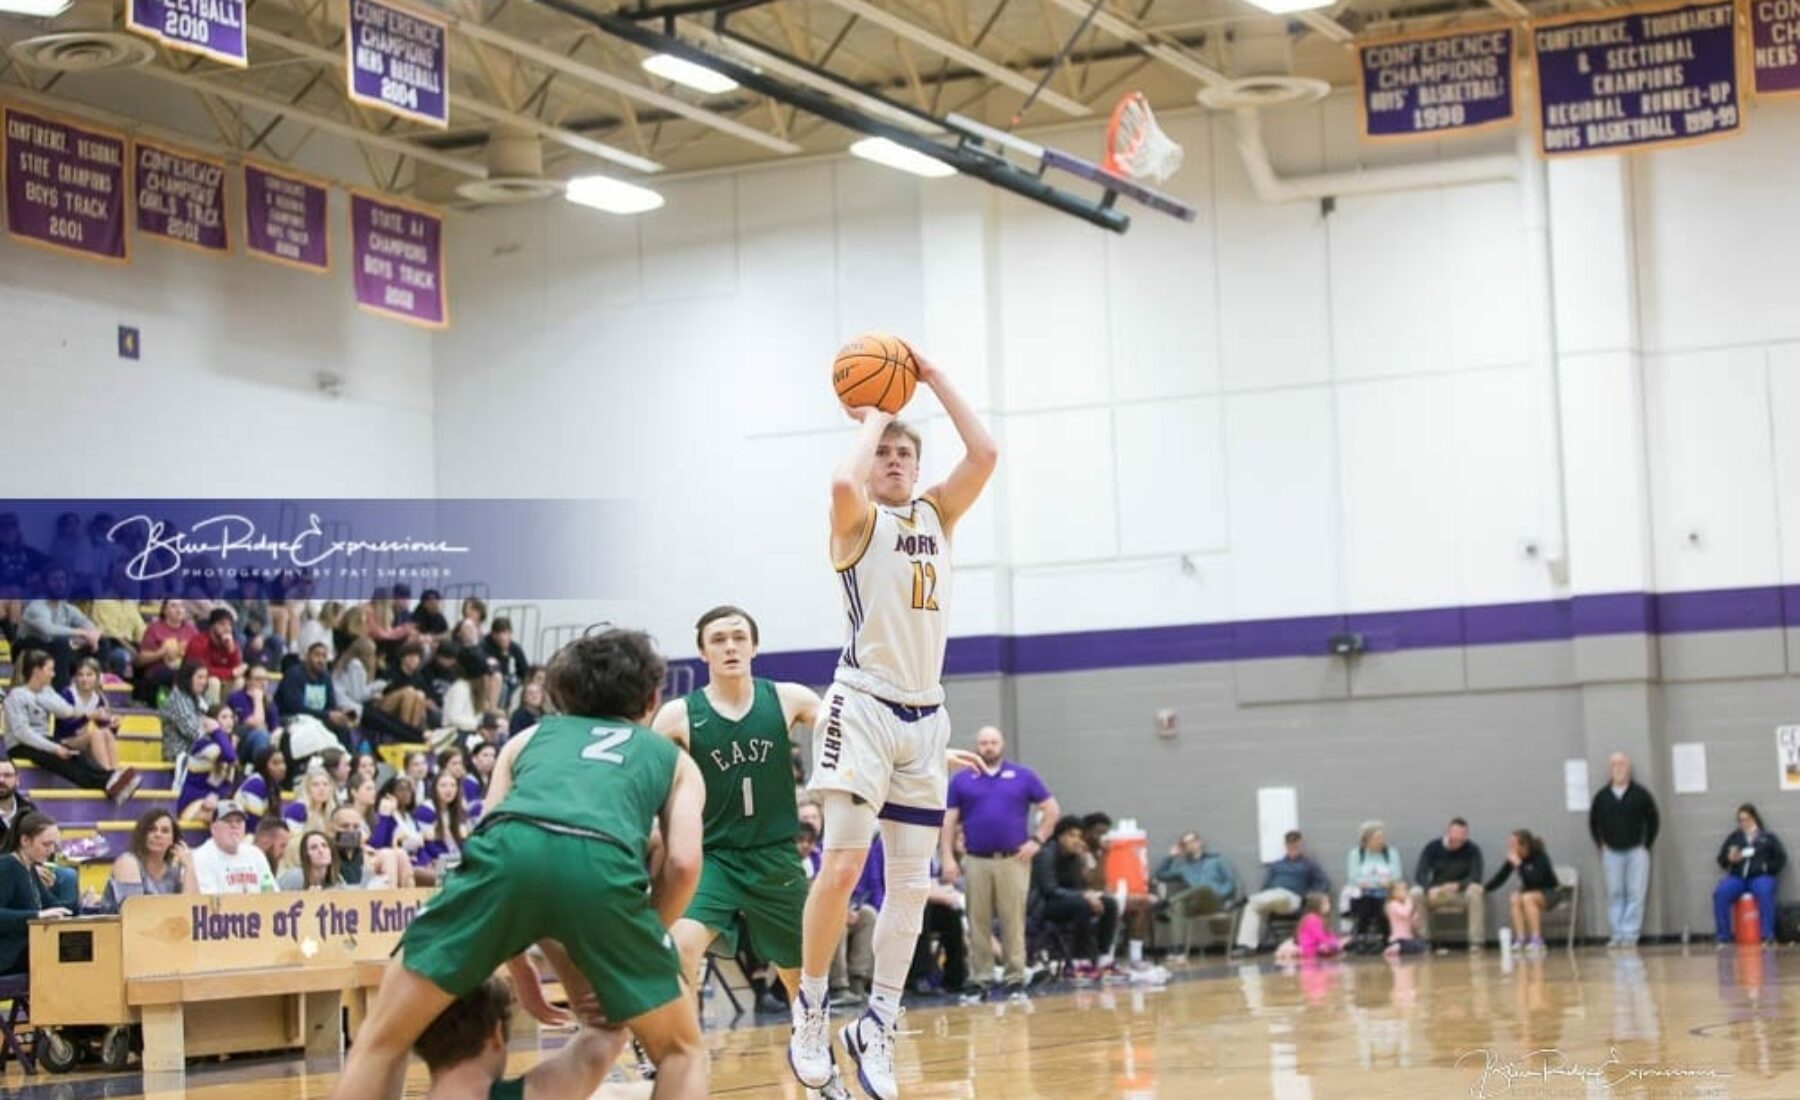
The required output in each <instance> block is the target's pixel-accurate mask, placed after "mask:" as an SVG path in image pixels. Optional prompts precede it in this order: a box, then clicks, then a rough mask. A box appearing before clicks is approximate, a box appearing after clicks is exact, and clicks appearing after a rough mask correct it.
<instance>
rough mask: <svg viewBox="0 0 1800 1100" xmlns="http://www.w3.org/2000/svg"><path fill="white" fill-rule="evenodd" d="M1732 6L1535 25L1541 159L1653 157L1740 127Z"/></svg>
mask: <svg viewBox="0 0 1800 1100" xmlns="http://www.w3.org/2000/svg"><path fill="white" fill-rule="evenodd" d="M1736 16H1737V5H1736V4H1735V3H1731V2H1729V0H1727V2H1725V3H1715V4H1693V5H1689V6H1687V7H1679V8H1661V9H1656V10H1651V11H1638V12H1629V13H1626V14H1624V15H1602V16H1592V15H1583V16H1575V17H1566V18H1559V19H1553V20H1549V21H1547V22H1544V23H1538V24H1534V25H1533V26H1532V29H1531V37H1532V46H1533V50H1532V52H1533V53H1534V54H1535V55H1536V67H1537V85H1538V148H1539V149H1540V150H1541V151H1542V152H1543V154H1544V155H1545V156H1559V155H1567V154H1578V153H1599V152H1608V151H1612V150H1621V149H1626V150H1629V149H1653V148H1658V147H1662V146H1669V145H1679V144H1683V143H1685V142H1689V141H1699V140H1704V139H1707V138H1715V137H1728V136H1730V135H1732V134H1735V133H1737V132H1738V131H1739V130H1740V129H1742V127H1743V113H1742V109H1741V108H1742V103H1741V87H1740V82H1739V80H1738V71H1739V70H1738V52H1737V18H1736Z"/></svg>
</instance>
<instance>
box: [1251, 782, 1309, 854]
mask: <svg viewBox="0 0 1800 1100" xmlns="http://www.w3.org/2000/svg"><path fill="white" fill-rule="evenodd" d="M1299 827H1300V799H1299V797H1298V796H1297V795H1296V793H1295V791H1294V788H1292V787H1258V788H1257V789H1256V837H1257V849H1258V853H1259V854H1258V858H1259V859H1261V860H1262V862H1264V863H1273V862H1275V861H1276V860H1278V859H1280V858H1281V857H1282V856H1283V855H1284V854H1285V853H1286V849H1287V845H1286V843H1285V841H1284V840H1283V838H1284V837H1286V836H1287V834H1288V831H1289V830H1291V829H1298V828H1299Z"/></svg>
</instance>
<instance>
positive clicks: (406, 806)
mask: <svg viewBox="0 0 1800 1100" xmlns="http://www.w3.org/2000/svg"><path fill="white" fill-rule="evenodd" d="M436 821H437V815H436V814H434V813H432V812H431V808H430V807H428V806H421V805H419V796H418V790H417V788H415V787H414V786H413V784H412V780H410V779H408V778H407V777H406V776H404V775H396V776H394V777H393V778H392V779H390V780H388V781H387V782H386V783H384V784H382V787H381V789H380V791H379V792H377V795H376V799H375V831H374V834H373V835H372V836H370V838H369V843H370V845H371V846H373V847H375V848H398V849H399V850H400V851H402V852H405V853H406V858H408V859H410V860H412V861H413V878H414V880H415V881H416V882H418V884H419V885H420V886H434V885H436V884H437V870H436V869H435V868H433V867H430V866H427V865H423V864H421V863H420V862H419V860H420V858H421V855H420V853H421V852H422V851H423V850H424V848H425V832H426V830H427V829H429V828H430V827H431V826H432V825H433V824H434V823H436Z"/></svg>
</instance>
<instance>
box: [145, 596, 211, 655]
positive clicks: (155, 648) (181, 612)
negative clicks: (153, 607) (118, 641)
mask: <svg viewBox="0 0 1800 1100" xmlns="http://www.w3.org/2000/svg"><path fill="white" fill-rule="evenodd" d="M199 636H200V631H199V630H198V629H196V628H195V626H194V624H193V623H190V622H188V620H187V608H186V607H185V606H183V605H182V603H181V602H180V601H179V600H164V601H163V612H162V615H161V616H159V617H158V618H157V620H156V621H155V622H153V623H151V624H150V625H149V626H147V627H145V628H144V638H143V640H142V641H140V642H139V643H138V651H139V652H140V653H146V654H154V653H157V652H159V651H160V650H161V649H162V647H163V643H164V642H166V641H169V640H170V639H173V640H174V642H175V644H176V647H177V651H178V652H180V653H186V652H187V648H188V643H189V642H192V641H193V640H194V639H195V638H197V637H199Z"/></svg>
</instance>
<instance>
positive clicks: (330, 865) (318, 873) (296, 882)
mask: <svg viewBox="0 0 1800 1100" xmlns="http://www.w3.org/2000/svg"><path fill="white" fill-rule="evenodd" d="M294 847H295V848H298V849H299V850H300V862H299V864H298V865H296V866H293V867H289V868H288V869H287V870H285V871H283V872H281V877H280V878H279V879H278V880H277V881H276V885H278V886H280V887H281V888H282V889H283V890H342V889H344V888H345V887H346V886H347V885H348V884H347V883H345V882H344V871H343V868H342V867H341V866H339V864H338V853H337V848H336V847H335V846H333V845H332V843H331V838H330V837H328V836H326V835H325V834H324V833H321V832H319V831H318V830H316V829H314V830H311V831H309V832H307V833H306V834H305V835H304V836H302V837H301V838H300V842H299V843H298V844H296V845H294Z"/></svg>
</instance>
